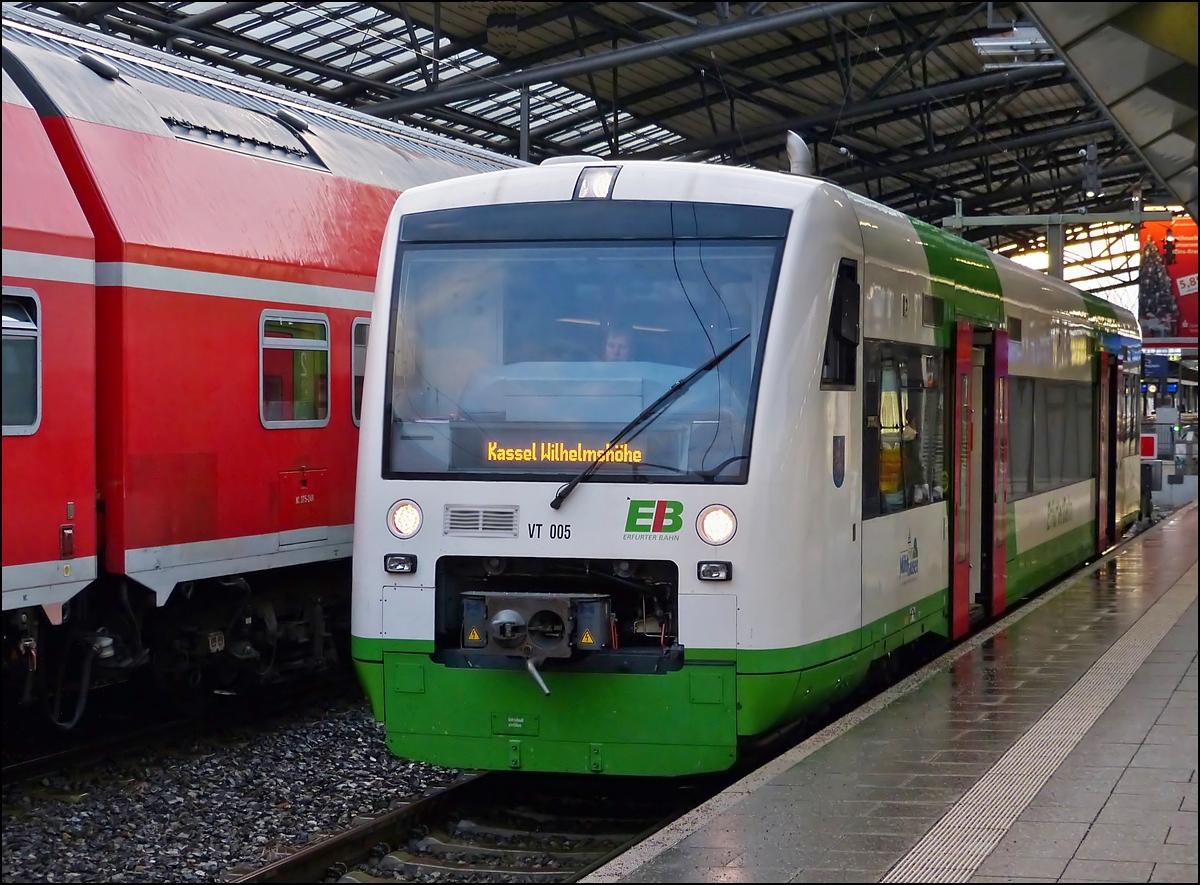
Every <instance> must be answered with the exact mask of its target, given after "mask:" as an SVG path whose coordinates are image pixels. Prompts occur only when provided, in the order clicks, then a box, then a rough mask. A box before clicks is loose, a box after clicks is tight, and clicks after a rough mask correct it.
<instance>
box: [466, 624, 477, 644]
mask: <svg viewBox="0 0 1200 885" xmlns="http://www.w3.org/2000/svg"><path fill="white" fill-rule="evenodd" d="M478 641H479V631H478V630H476V629H475V628H474V627H472V628H471V632H470V633H468V634H467V642H478Z"/></svg>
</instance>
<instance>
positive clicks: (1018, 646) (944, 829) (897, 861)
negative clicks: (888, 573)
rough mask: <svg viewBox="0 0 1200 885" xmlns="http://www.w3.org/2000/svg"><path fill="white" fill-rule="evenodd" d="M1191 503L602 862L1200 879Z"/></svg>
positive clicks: (978, 876) (889, 876) (779, 874)
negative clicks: (1199, 874) (1199, 871)
mask: <svg viewBox="0 0 1200 885" xmlns="http://www.w3.org/2000/svg"><path fill="white" fill-rule="evenodd" d="M1196 584H1197V508H1196V505H1195V504H1190V505H1188V506H1187V507H1186V508H1184V509H1183V510H1181V511H1180V512H1178V513H1176V514H1174V515H1173V516H1172V517H1171V518H1169V519H1167V520H1164V521H1163V522H1162V523H1160V524H1159V525H1157V526H1155V527H1153V528H1152V529H1150V530H1148V531H1147V532H1145V533H1143V534H1142V535H1139V536H1138V537H1136V538H1134V539H1132V540H1131V541H1129V542H1128V543H1126V544H1124V545H1123V546H1121V547H1120V548H1118V549H1117V550H1116V551H1113V552H1112V553H1110V554H1109V555H1108V556H1106V557H1104V558H1102V559H1100V560H1099V561H1098V562H1096V563H1093V564H1092V565H1090V566H1088V567H1087V568H1085V569H1083V570H1081V571H1080V572H1078V573H1077V574H1076V575H1074V576H1072V577H1071V578H1068V579H1067V580H1065V581H1063V582H1062V583H1061V584H1059V585H1058V586H1056V587H1054V588H1051V589H1050V590H1048V591H1046V592H1045V593H1043V594H1042V595H1041V596H1039V597H1038V598H1036V599H1034V600H1032V601H1030V602H1029V603H1028V604H1026V605H1024V606H1022V607H1021V608H1019V609H1017V610H1016V611H1014V612H1012V613H1010V614H1009V615H1007V616H1005V617H1004V618H1002V619H1001V620H999V621H997V622H996V623H995V624H993V625H991V626H990V627H988V628H987V629H985V630H983V631H981V632H980V633H978V634H976V635H975V636H974V637H972V638H971V639H969V640H968V641H967V642H965V643H963V644H962V645H959V646H957V647H956V648H954V649H952V650H950V651H949V652H947V653H946V654H945V655H943V656H942V657H941V658H939V659H938V660H936V661H934V662H932V663H930V664H929V665H927V666H926V667H924V668H922V669H921V670H920V671H918V672H917V673H914V674H912V675H911V676H909V677H908V678H907V679H905V680H903V681H902V682H900V683H898V684H897V685H895V686H893V687H892V688H890V689H889V690H888V691H886V692H884V693H882V694H880V695H879V696H877V697H875V698H873V699H872V700H871V701H869V702H868V703H866V704H864V705H863V706H862V707H860V708H858V709H857V710H855V711H853V712H852V713H851V714H849V715H847V716H845V717H843V718H842V719H840V720H838V721H837V722H835V723H833V724H832V725H830V726H828V727H827V728H825V729H824V730H822V731H821V732H819V733H817V734H816V735H813V736H812V737H810V738H809V739H807V740H806V741H804V742H803V743H802V744H799V745H797V746H796V747H794V748H792V749H791V750H789V751H788V752H787V753H785V754H784V755H782V756H780V757H779V758H777V759H775V760H773V761H772V762H770V763H768V764H767V765H766V766H764V767H763V768H761V769H759V770H757V771H755V772H753V773H752V774H750V775H748V776H747V777H745V778H743V779H742V780H741V781H739V782H737V783H736V784H734V785H733V786H732V787H730V788H729V789H727V790H725V791H724V792H723V793H721V794H719V795H717V796H715V797H713V798H712V799H711V800H709V801H708V802H706V803H704V804H703V805H701V806H699V807H698V808H697V809H695V810H694V811H692V812H690V813H689V814H687V815H685V816H684V817H682V818H680V819H679V820H678V821H676V822H675V823H674V824H672V825H671V826H670V827H668V828H666V829H664V830H662V831H660V832H658V833H656V834H655V835H654V836H653V837H651V838H650V839H648V840H646V841H645V842H643V843H642V844H640V845H639V846H637V847H636V848H635V849H633V850H632V851H630V852H628V853H626V854H624V855H622V856H621V857H620V858H617V859H616V860H614V861H612V862H611V863H609V864H608V865H606V866H605V867H602V868H601V869H599V870H597V871H596V872H594V873H593V874H591V875H590V876H589V877H588V878H586V879H584V880H583V881H590V882H614V881H626V882H871V881H886V882H904V881H908V882H968V881H975V882H1026V881H1028V882H1034V881H1040V882H1055V881H1061V882H1067V881H1078V882H1083V881H1091V882H1096V881H1117V882H1146V881H1155V882H1157V881H1162V882H1167V881H1177V882H1185V881H1186V882H1195V881H1197V867H1196V863H1197V810H1196V801H1197V800H1196V789H1197V783H1196V767H1197V744H1196V739H1197V728H1196V722H1197V706H1196V691H1197V689H1196V684H1197V683H1196V653H1197V602H1196V593H1197V587H1196Z"/></svg>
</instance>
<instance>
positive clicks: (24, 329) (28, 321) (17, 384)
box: [3, 286, 42, 436]
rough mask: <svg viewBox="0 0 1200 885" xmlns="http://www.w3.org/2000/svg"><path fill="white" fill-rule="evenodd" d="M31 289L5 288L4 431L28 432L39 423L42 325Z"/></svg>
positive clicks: (11, 432)
mask: <svg viewBox="0 0 1200 885" xmlns="http://www.w3.org/2000/svg"><path fill="white" fill-rule="evenodd" d="M39 307H40V305H39V304H38V300H37V295H35V294H34V292H33V290H32V289H18V288H10V287H7V286H6V287H5V288H4V351H3V352H4V386H3V395H4V435H5V436H29V435H30V434H32V433H34V432H36V431H37V429H38V425H39V424H40V423H41V417H42V415H41V411H42V410H41V404H42V403H41V399H42V391H41V387H42V385H41V377H42V360H41V355H42V347H41V344H42V341H41V336H42V328H41V323H40V317H41V311H40V310H39Z"/></svg>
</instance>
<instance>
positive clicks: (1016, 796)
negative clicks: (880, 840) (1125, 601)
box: [881, 566, 1196, 882]
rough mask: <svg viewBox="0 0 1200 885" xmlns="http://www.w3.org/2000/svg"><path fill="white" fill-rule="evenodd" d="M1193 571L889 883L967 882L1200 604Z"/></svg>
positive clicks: (890, 874) (908, 858)
mask: <svg viewBox="0 0 1200 885" xmlns="http://www.w3.org/2000/svg"><path fill="white" fill-rule="evenodd" d="M1195 570H1196V566H1192V568H1191V569H1190V570H1189V572H1188V574H1186V575H1184V577H1183V578H1181V579H1180V580H1179V581H1178V582H1177V583H1176V584H1175V586H1174V587H1172V588H1171V589H1170V590H1169V591H1167V593H1165V594H1164V595H1163V597H1162V598H1161V599H1159V600H1158V602H1156V603H1155V604H1154V605H1153V606H1152V607H1151V608H1150V610H1149V611H1148V612H1146V613H1145V614H1144V615H1143V616H1142V617H1141V618H1140V619H1139V620H1138V621H1137V623H1136V624H1134V625H1133V626H1132V627H1131V628H1129V630H1128V631H1127V632H1126V633H1125V635H1124V636H1122V637H1121V638H1120V639H1118V640H1117V641H1116V643H1114V644H1113V646H1112V648H1110V649H1109V650H1108V651H1107V652H1105V654H1104V655H1103V656H1102V657H1101V658H1100V660H1098V661H1096V663H1095V664H1093V665H1092V667H1091V669H1089V670H1088V671H1087V673H1085V674H1084V675H1083V678H1081V679H1080V680H1079V681H1078V682H1077V683H1075V685H1074V686H1072V687H1071V688H1070V689H1069V690H1068V691H1067V693H1066V694H1065V695H1063V697H1062V698H1061V699H1060V700H1059V701H1058V703H1056V704H1055V705H1054V706H1053V707H1051V708H1050V711H1049V712H1048V713H1046V715H1045V716H1043V717H1042V718H1041V719H1040V720H1039V721H1038V722H1037V724H1036V725H1034V726H1033V727H1032V728H1031V729H1030V730H1029V731H1027V732H1026V733H1025V734H1024V735H1023V736H1022V737H1021V738H1020V740H1018V741H1017V742H1016V743H1015V744H1014V745H1013V746H1012V748H1011V749H1010V750H1009V751H1008V752H1007V753H1005V754H1004V756H1003V757H1001V759H1000V761H999V762H997V763H996V764H995V765H994V766H993V767H992V768H991V769H990V770H989V771H988V772H987V774H985V775H984V776H983V777H982V778H981V779H980V780H979V782H978V783H976V784H975V786H974V787H972V788H971V789H970V790H969V791H968V792H967V794H966V795H965V796H963V797H962V799H961V800H960V801H959V802H958V804H957V805H955V806H954V807H953V808H951V809H950V811H948V812H947V813H946V816H945V817H943V818H942V819H941V820H940V821H938V823H937V824H936V825H935V826H934V827H933V829H931V830H930V831H929V832H928V833H927V834H926V835H925V838H923V839H922V840H921V841H920V842H918V843H917V845H916V847H915V848H913V850H912V851H910V852H909V853H908V854H907V855H906V856H905V857H904V858H902V859H901V860H900V862H899V863H897V864H896V865H895V866H894V867H892V869H891V870H889V871H888V873H887V875H886V876H884V877H883V879H882V880H881V881H883V882H966V881H968V880H969V879H970V878H971V876H972V875H974V874H975V871H976V870H978V869H979V867H980V866H981V865H982V864H983V862H984V860H986V859H987V856H988V855H989V854H991V852H992V850H993V849H994V848H995V847H996V846H997V845H998V844H999V843H1000V840H1001V839H1003V838H1004V834H1005V833H1006V832H1007V831H1008V828H1009V827H1011V826H1012V824H1013V823H1014V822H1015V821H1016V819H1017V817H1018V816H1019V815H1020V814H1021V812H1022V811H1023V810H1024V809H1025V807H1026V806H1027V805H1028V804H1029V803H1030V802H1031V801H1032V800H1033V798H1034V797H1035V796H1036V795H1037V793H1038V791H1039V790H1040V789H1041V788H1042V787H1043V786H1044V785H1045V783H1046V781H1047V780H1049V779H1050V776H1051V775H1052V774H1053V773H1054V771H1055V770H1056V769H1057V768H1058V766H1059V765H1061V764H1062V762H1063V760H1064V759H1066V758H1067V754H1068V753H1070V752H1071V750H1072V749H1074V748H1075V745H1076V744H1078V743H1079V742H1080V740H1082V739H1083V736H1084V735H1085V734H1086V733H1087V731H1088V729H1089V728H1091V727H1092V725H1093V724H1095V722H1096V720H1097V719H1099V718H1100V714H1101V713H1103V712H1104V711H1105V709H1107V708H1108V705H1109V704H1111V703H1112V702H1113V700H1114V699H1115V698H1116V696H1117V695H1118V694H1119V693H1120V691H1121V689H1123V688H1124V687H1125V685H1126V683H1128V682H1129V680H1130V679H1132V678H1133V674H1134V673H1135V672H1137V669H1138V667H1140V666H1141V665H1142V663H1143V662H1144V661H1145V660H1146V658H1147V657H1148V656H1149V655H1150V653H1151V652H1152V651H1154V648H1155V647H1156V646H1157V645H1158V643H1159V642H1160V641H1161V640H1162V638H1163V637H1164V636H1166V635H1167V632H1168V631H1169V630H1170V629H1171V628H1172V627H1173V626H1175V622H1176V621H1178V620H1179V618H1180V616H1181V615H1182V614H1183V613H1184V612H1185V611H1187V608H1188V606H1190V605H1191V604H1192V602H1193V601H1194V600H1195V598H1196V583H1195V575H1194V572H1195Z"/></svg>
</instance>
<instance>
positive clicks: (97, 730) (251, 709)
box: [0, 671, 358, 787]
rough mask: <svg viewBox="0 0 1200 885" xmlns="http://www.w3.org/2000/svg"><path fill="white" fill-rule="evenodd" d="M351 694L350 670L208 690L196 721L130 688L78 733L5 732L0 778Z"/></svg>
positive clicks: (81, 762) (213, 731)
mask: <svg viewBox="0 0 1200 885" xmlns="http://www.w3.org/2000/svg"><path fill="white" fill-rule="evenodd" d="M357 693H358V685H357V682H356V681H355V680H354V677H353V674H351V673H349V672H348V671H346V672H341V671H334V672H332V673H330V674H329V675H328V676H326V677H324V678H321V679H317V680H314V681H312V682H310V683H307V684H301V683H296V684H291V683H285V684H283V685H280V686H277V687H275V688H274V689H273V690H272V691H270V692H267V693H264V692H262V691H256V692H247V693H245V694H244V695H240V696H219V695H214V697H213V698H212V701H213V703H212V704H211V706H209V707H208V708H207V712H206V715H205V717H204V718H203V719H202V720H198V719H196V718H194V717H189V716H182V715H172V714H165V713H155V712H154V711H153V710H150V711H147V710H146V707H145V703H144V700H145V696H144V694H141V695H139V694H137V693H135V692H132V691H131V692H128V693H127V694H129V697H126V698H124V699H123V700H122V702H121V704H120V705H114V706H116V709H115V710H108V711H106V713H107V714H111V718H109V717H108V716H107V715H105V716H102V717H100V718H98V720H97V721H95V722H89V723H87V724H86V725H84V726H81V728H80V730H79V732H78V734H72V733H63V732H55V731H51V730H50V729H49V727H47V728H46V729H45V730H44V731H40V732H32V731H26V732H25V733H14V734H12V735H11V736H10V735H9V734H6V735H5V753H4V765H3V768H2V770H0V782H2V783H3V785H4V786H5V787H8V786H11V785H13V784H18V783H21V782H23V781H29V780H33V779H34V778H39V777H46V776H48V775H52V774H55V773H57V772H60V771H65V770H68V769H77V768H82V767H85V766H93V765H98V764H101V763H103V762H104V761H105V760H108V759H113V758H116V757H118V756H124V755H127V754H129V753H131V752H137V751H139V750H143V749H147V748H152V747H155V746H162V745H165V744H167V743H168V742H170V741H173V740H178V739H182V738H192V737H200V738H212V737H219V736H220V735H222V734H224V733H227V732H230V731H233V730H236V729H238V728H243V727H247V726H253V725H255V724H257V723H261V722H262V721H263V720H264V719H269V718H271V717H275V716H280V715H290V713H291V712H293V711H294V710H295V709H296V708H297V707H298V706H308V705H310V704H314V703H327V702H332V701H333V700H335V699H336V698H338V697H341V696H346V697H350V696H356V695H357ZM139 698H140V699H141V700H140V701H139ZM131 704H133V705H135V706H134V707H133V709H134V710H136V711H137V712H136V715H135V713H134V712H131V710H130V709H128V708H129V707H130V705H131ZM147 720H149V721H147Z"/></svg>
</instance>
